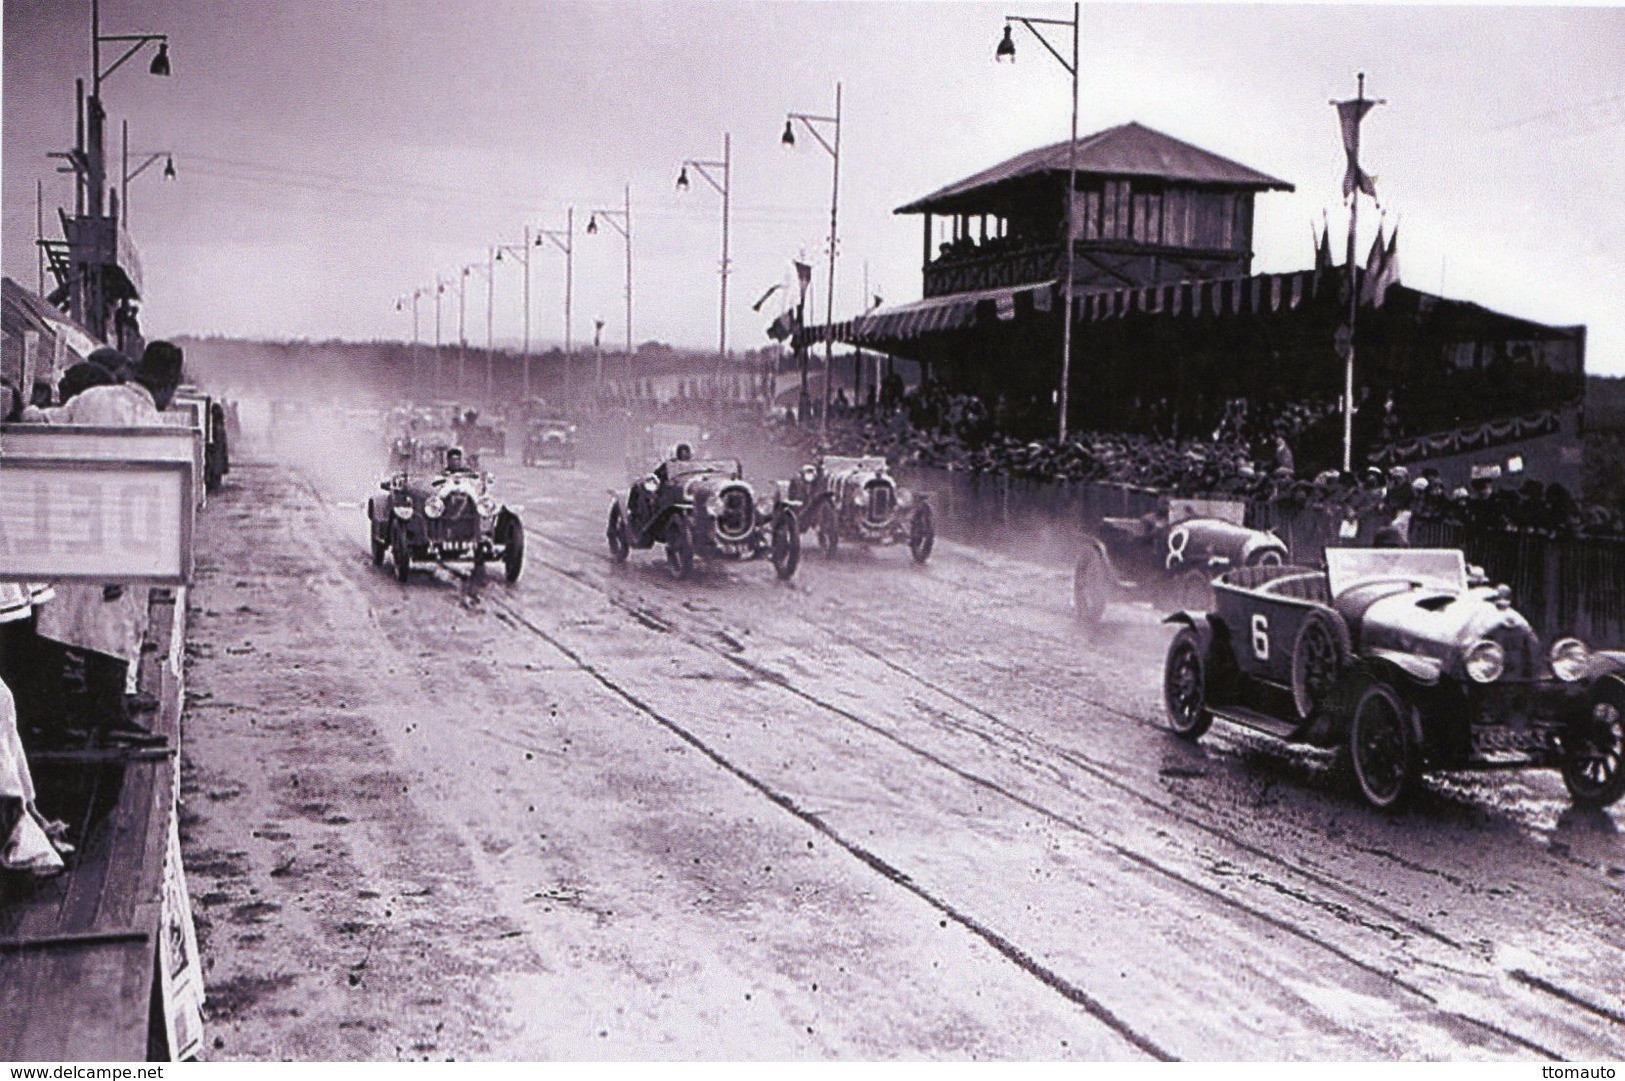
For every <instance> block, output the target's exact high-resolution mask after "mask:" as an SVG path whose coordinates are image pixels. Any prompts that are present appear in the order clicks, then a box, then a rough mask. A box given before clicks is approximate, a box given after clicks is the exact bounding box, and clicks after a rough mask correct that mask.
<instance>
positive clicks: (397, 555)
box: [389, 525, 412, 582]
mask: <svg viewBox="0 0 1625 1081" xmlns="http://www.w3.org/2000/svg"><path fill="white" fill-rule="evenodd" d="M389 558H390V559H391V560H392V561H394V564H395V580H396V581H397V582H405V581H406V580H407V578H409V577H411V574H412V546H411V545H410V544H409V543H407V540H406V527H405V526H403V525H397V526H396V527H395V529H394V532H392V533H391V534H390V538H389Z"/></svg>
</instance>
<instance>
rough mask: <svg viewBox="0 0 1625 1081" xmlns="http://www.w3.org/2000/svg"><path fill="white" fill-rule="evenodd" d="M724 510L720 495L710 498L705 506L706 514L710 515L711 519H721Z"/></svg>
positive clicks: (725, 506) (724, 504)
mask: <svg viewBox="0 0 1625 1081" xmlns="http://www.w3.org/2000/svg"><path fill="white" fill-rule="evenodd" d="M726 509H727V504H726V503H724V502H723V501H722V496H721V494H720V493H719V494H717V495H714V496H712V497H711V498H710V500H708V501H707V502H706V504H705V510H706V513H708V514H710V515H711V517H713V518H721V517H722V512H723V511H724V510H726Z"/></svg>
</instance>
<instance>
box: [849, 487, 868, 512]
mask: <svg viewBox="0 0 1625 1081" xmlns="http://www.w3.org/2000/svg"><path fill="white" fill-rule="evenodd" d="M852 505H853V506H854V507H867V506H868V505H869V489H867V488H859V489H857V490H856V491H854V492H853V493H852Z"/></svg>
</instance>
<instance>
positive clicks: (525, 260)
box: [494, 225, 531, 401]
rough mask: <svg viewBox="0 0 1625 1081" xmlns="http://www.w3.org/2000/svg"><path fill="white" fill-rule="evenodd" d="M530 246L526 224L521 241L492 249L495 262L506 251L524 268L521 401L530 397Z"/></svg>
mask: <svg viewBox="0 0 1625 1081" xmlns="http://www.w3.org/2000/svg"><path fill="white" fill-rule="evenodd" d="M530 247H531V244H530V226H528V225H527V226H525V239H524V241H523V242H522V243H519V244H498V245H497V246H496V248H495V249H494V250H495V251H496V261H497V262H499V263H500V262H502V255H503V253H504V252H506V253H508V254H509V255H512V256H514V257H516V258H517V259H518V260H519V265H520V267H521V268H522V269H523V270H524V289H523V292H524V299H525V314H524V328H525V330H524V335H525V336H524V365H525V384H524V386H525V389H524V394H523V395H522V396H521V400H522V401H523V400H528V399H529V398H530Z"/></svg>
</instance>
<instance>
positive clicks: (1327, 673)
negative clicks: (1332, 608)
mask: <svg viewBox="0 0 1625 1081" xmlns="http://www.w3.org/2000/svg"><path fill="white" fill-rule="evenodd" d="M1332 619H1333V617H1332V616H1330V615H1328V614H1327V613H1325V612H1322V611H1313V612H1310V613H1309V614H1308V615H1307V616H1306V617H1305V618H1304V621H1303V626H1301V627H1300V628H1298V636H1297V637H1296V638H1295V639H1293V642H1292V704H1293V707H1294V708H1295V709H1297V711H1298V720H1300V721H1307V720H1309V719H1310V718H1311V717H1314V716H1316V715H1317V714H1320V713H1324V712H1325V711H1326V710H1327V709H1328V708H1329V707H1330V706H1331V705H1332V701H1333V698H1334V696H1335V695H1336V694H1337V687H1338V682H1339V680H1340V679H1341V678H1342V673H1343V657H1342V650H1341V647H1340V646H1339V644H1338V634H1337V628H1336V627H1335V626H1334V625H1333V623H1332Z"/></svg>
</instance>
